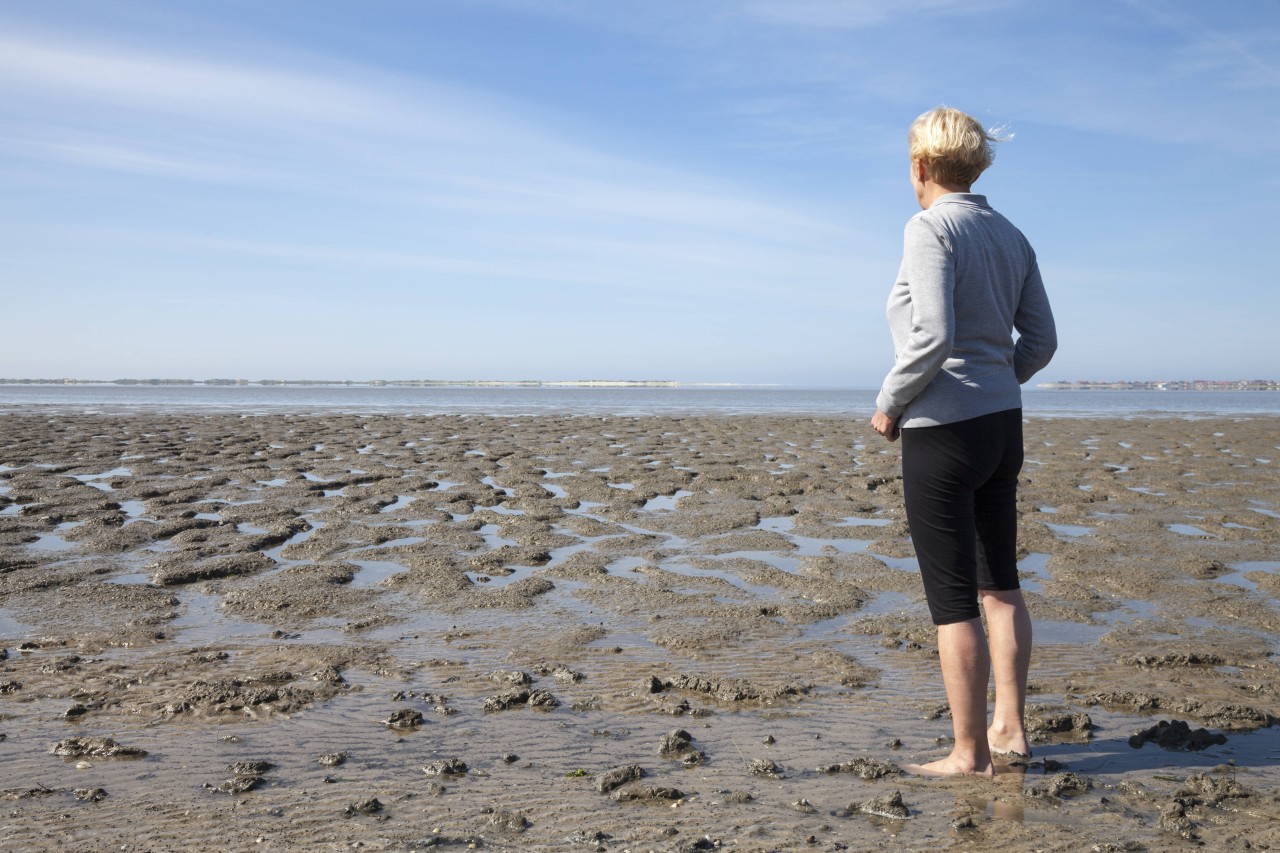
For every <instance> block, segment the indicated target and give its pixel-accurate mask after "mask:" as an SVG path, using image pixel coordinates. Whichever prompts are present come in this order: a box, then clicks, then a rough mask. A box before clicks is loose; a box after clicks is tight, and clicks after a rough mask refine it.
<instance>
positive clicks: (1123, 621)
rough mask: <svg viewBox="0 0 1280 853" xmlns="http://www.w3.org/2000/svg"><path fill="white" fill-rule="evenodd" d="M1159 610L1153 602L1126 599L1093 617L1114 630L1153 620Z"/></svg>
mask: <svg viewBox="0 0 1280 853" xmlns="http://www.w3.org/2000/svg"><path fill="white" fill-rule="evenodd" d="M1159 609H1160V608H1159V606H1158V605H1157V604H1156V603H1155V602H1152V601H1143V600H1142V599H1139V598H1126V599H1125V600H1124V601H1123V602H1121V604H1120V606H1119V607H1117V608H1116V609H1115V610H1105V611H1100V612H1098V613H1094V614H1093V617H1094V618H1095V619H1097V620H1098V621H1100V622H1105V623H1106V624H1107V625H1108V626H1109V627H1112V628H1114V627H1116V626H1117V625H1127V624H1129V623H1131V622H1137V621H1138V620H1139V619H1155V618H1156V614H1157V611H1159ZM1037 624H1039V623H1037Z"/></svg>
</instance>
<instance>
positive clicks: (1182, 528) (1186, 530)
mask: <svg viewBox="0 0 1280 853" xmlns="http://www.w3.org/2000/svg"><path fill="white" fill-rule="evenodd" d="M1165 526H1166V527H1167V528H1168V529H1169V530H1172V531H1173V532H1174V533H1177V534H1179V535H1180V536H1198V537H1200V538H1201V539H1219V538H1221V537H1219V536H1215V535H1214V534H1212V533H1209V532H1208V531H1205V530H1201V529H1200V528H1199V527H1195V526H1194V525H1191V524H1168V525H1165Z"/></svg>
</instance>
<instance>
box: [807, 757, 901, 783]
mask: <svg viewBox="0 0 1280 853" xmlns="http://www.w3.org/2000/svg"><path fill="white" fill-rule="evenodd" d="M818 772H819V773H828V774H836V773H852V774H853V775H855V776H857V777H858V778H859V779H865V780H867V781H868V782H871V781H874V780H876V779H883V778H885V777H886V776H897V775H901V774H902V768H901V767H899V766H898V765H896V764H892V763H890V762H888V761H881V760H880V759H878V758H868V757H865V756H860V757H858V758H855V759H854V760H853V761H845V762H843V763H841V764H824V765H822V766H821V767H819V768H818Z"/></svg>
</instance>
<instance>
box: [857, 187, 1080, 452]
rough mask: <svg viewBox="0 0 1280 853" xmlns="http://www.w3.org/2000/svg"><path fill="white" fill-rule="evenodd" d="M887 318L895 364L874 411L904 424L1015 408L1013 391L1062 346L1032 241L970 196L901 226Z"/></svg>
mask: <svg viewBox="0 0 1280 853" xmlns="http://www.w3.org/2000/svg"><path fill="white" fill-rule="evenodd" d="M886 313H887V314H888V317H889V331H890V332H891V333H892V335H893V348H894V364H893V369H892V370H890V371H889V375H888V376H886V377H885V380H884V384H883V385H882V386H881V388H880V394H879V396H877V398H876V406H877V408H879V409H880V411H882V412H884V413H885V414H886V415H888V416H889V417H897V418H899V421H898V425H899V426H900V427H924V426H937V425H939V424H947V423H954V422H956V421H963V420H968V419H969V418H976V417H979V416H981V415H987V414H991V413H992V412H1001V411H1004V410H1006V409H1016V408H1018V407H1020V406H1021V405H1022V391H1021V389H1020V388H1019V386H1020V385H1021V384H1022V383H1023V382H1026V381H1027V380H1028V379H1030V378H1031V377H1032V376H1033V375H1034V374H1035V373H1036V372H1037V371H1038V370H1040V369H1041V368H1042V367H1044V366H1045V365H1047V364H1048V363H1049V359H1050V358H1052V357H1053V353H1054V350H1056V349H1057V346H1058V338H1057V332H1056V330H1055V328H1054V324H1053V312H1052V311H1051V310H1050V308H1049V297H1048V296H1047V295H1046V294H1045V290H1044V282H1043V281H1041V279H1040V269H1039V267H1038V266H1037V265H1036V255H1035V252H1034V251H1033V250H1032V248H1031V244H1030V243H1028V242H1027V238H1026V237H1024V236H1022V232H1021V231H1019V230H1018V229H1017V228H1015V227H1014V225H1013V223H1011V222H1009V220H1007V219H1005V218H1004V217H1003V216H1001V215H1000V214H999V213H997V212H996V211H995V210H993V209H992V208H991V206H990V205H988V204H987V199H986V196H981V195H974V194H972V193H950V194H948V195H944V196H942V197H941V198H939V199H938V200H936V201H935V202H934V203H933V206H932V207H930V208H929V209H928V210H922V211H921V212H920V213H917V214H916V215H915V216H913V217H912V218H911V220H910V221H909V222H907V227H906V232H905V234H904V246H903V252H902V268H901V270H899V272H898V280H897V282H896V283H895V284H894V285H893V290H892V291H891V292H890V294H889V305H888V308H887V309H886ZM1015 329H1016V330H1017V332H1018V335H1019V337H1018V339H1017V342H1016V343H1015V342H1014V339H1013V330H1015Z"/></svg>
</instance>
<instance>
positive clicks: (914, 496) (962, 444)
mask: <svg viewBox="0 0 1280 853" xmlns="http://www.w3.org/2000/svg"><path fill="white" fill-rule="evenodd" d="M1021 470H1022V409H1009V410H1007V411H1004V412H995V413H993V414H990V415H983V416H981V417H977V418H970V419H969V420H967V421H959V422H957V423H950V424H942V425H941V426H933V427H909V428H907V429H904V430H903V431H902V488H903V493H904V495H905V497H906V505H907V524H908V526H909V527H910V529H911V540H912V542H913V543H914V544H915V549H916V557H917V559H918V560H919V562H920V576H921V578H922V579H923V580H924V593H925V597H926V598H927V599H928V602H929V615H930V616H932V617H933V623H934V624H935V625H946V624H949V623H952V622H963V621H965V620H966V619H976V618H977V617H978V590H979V589H994V590H1010V589H1018V553H1017V552H1018V517H1017V493H1018V472H1019V471H1021Z"/></svg>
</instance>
